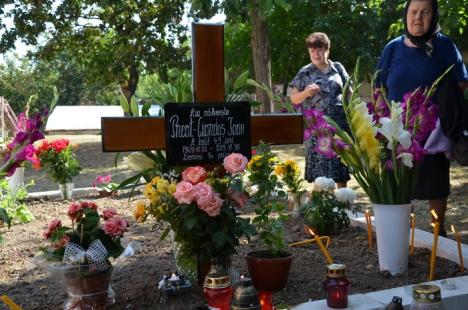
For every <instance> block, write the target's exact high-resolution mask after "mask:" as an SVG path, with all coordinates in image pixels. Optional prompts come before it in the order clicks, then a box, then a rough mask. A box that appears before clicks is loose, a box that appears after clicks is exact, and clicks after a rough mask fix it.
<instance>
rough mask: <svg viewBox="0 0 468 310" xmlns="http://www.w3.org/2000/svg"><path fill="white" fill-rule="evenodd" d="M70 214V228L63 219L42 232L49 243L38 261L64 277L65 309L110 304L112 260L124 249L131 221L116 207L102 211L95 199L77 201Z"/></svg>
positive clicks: (40, 264)
mask: <svg viewBox="0 0 468 310" xmlns="http://www.w3.org/2000/svg"><path fill="white" fill-rule="evenodd" d="M67 215H68V217H69V219H70V220H71V227H70V226H64V225H62V221H61V220H60V219H53V220H52V221H51V222H50V223H49V224H48V226H47V228H46V230H45V231H44V232H43V234H42V235H43V237H44V239H46V240H47V241H48V243H49V244H48V246H46V247H44V248H42V251H41V253H40V254H39V255H37V256H36V257H35V262H36V263H37V264H38V265H39V266H45V267H46V269H47V270H49V271H51V272H54V273H59V275H60V277H62V278H63V280H64V282H65V285H66V287H67V290H68V293H69V299H68V300H67V302H66V303H65V306H64V308H65V309H76V307H81V308H80V309H88V308H89V309H96V308H98V307H102V306H106V305H109V304H111V303H113V294H114V293H113V292H112V290H111V289H110V278H111V274H112V269H113V267H112V263H111V260H110V259H111V258H114V259H115V258H117V257H119V256H120V255H121V254H122V252H124V248H123V246H122V244H121V240H122V237H123V235H124V233H125V232H126V231H127V230H128V227H129V224H128V223H127V221H126V220H124V219H123V218H122V217H120V216H119V215H118V214H117V211H116V210H115V209H112V208H107V209H103V210H99V209H98V206H97V205H96V204H95V203H94V202H87V201H82V202H79V203H78V202H74V203H72V204H70V206H69V207H68V211H67ZM54 262H55V263H54ZM87 307H88V308H87ZM93 307H94V308H93Z"/></svg>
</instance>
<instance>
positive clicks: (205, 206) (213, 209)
mask: <svg viewBox="0 0 468 310" xmlns="http://www.w3.org/2000/svg"><path fill="white" fill-rule="evenodd" d="M197 204H198V208H199V209H200V210H203V211H205V212H206V213H207V214H208V215H209V216H211V217H213V216H217V215H219V213H220V212H221V206H222V205H223V200H222V199H221V198H220V197H219V195H218V194H217V193H213V195H211V196H210V197H208V198H207V199H204V200H201V199H199V200H198V201H197Z"/></svg>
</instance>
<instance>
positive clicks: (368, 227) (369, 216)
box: [366, 210, 372, 248]
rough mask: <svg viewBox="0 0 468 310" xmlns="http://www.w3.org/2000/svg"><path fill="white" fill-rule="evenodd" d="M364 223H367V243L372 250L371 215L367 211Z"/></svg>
mask: <svg viewBox="0 0 468 310" xmlns="http://www.w3.org/2000/svg"><path fill="white" fill-rule="evenodd" d="M366 222H367V242H368V243H369V248H372V222H371V215H370V213H369V210H366Z"/></svg>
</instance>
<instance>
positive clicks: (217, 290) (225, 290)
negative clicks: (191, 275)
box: [203, 266, 233, 310]
mask: <svg viewBox="0 0 468 310" xmlns="http://www.w3.org/2000/svg"><path fill="white" fill-rule="evenodd" d="M216 267H218V266H213V267H212V268H211V270H210V273H209V274H208V275H207V276H206V278H205V285H204V290H203V296H204V297H205V300H206V302H207V303H208V307H209V308H210V309H219V310H229V304H230V303H231V297H232V293H233V289H232V286H231V279H230V278H229V276H228V275H227V273H226V271H225V270H224V269H223V268H216Z"/></svg>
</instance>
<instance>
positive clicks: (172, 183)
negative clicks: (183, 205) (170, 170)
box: [167, 182, 176, 195]
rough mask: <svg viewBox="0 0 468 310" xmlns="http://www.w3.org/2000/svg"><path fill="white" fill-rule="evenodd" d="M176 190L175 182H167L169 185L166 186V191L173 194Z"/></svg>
mask: <svg viewBox="0 0 468 310" xmlns="http://www.w3.org/2000/svg"><path fill="white" fill-rule="evenodd" d="M175 191H176V183H175V182H171V184H169V186H168V187H167V192H168V193H169V194H171V195H172V194H174V193H175Z"/></svg>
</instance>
